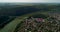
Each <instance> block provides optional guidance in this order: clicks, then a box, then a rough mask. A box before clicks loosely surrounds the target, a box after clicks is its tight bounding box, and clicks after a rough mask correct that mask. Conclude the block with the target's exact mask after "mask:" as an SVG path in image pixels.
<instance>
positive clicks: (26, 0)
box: [0, 0, 60, 2]
mask: <svg viewBox="0 0 60 32" xmlns="http://www.w3.org/2000/svg"><path fill="white" fill-rule="evenodd" d="M0 2H60V0H0Z"/></svg>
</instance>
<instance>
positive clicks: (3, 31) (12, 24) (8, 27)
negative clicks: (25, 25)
mask: <svg viewBox="0 0 60 32" xmlns="http://www.w3.org/2000/svg"><path fill="white" fill-rule="evenodd" d="M41 13H42V14H48V13H47V12H34V13H31V14H26V15H23V16H19V17H18V18H16V19H15V20H13V21H12V22H10V23H9V24H7V25H6V26H5V27H4V28H3V29H1V30H0V32H13V31H14V29H15V27H16V26H17V24H18V23H20V22H21V21H23V19H25V18H26V17H28V16H31V15H36V14H41Z"/></svg>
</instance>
